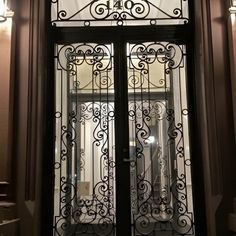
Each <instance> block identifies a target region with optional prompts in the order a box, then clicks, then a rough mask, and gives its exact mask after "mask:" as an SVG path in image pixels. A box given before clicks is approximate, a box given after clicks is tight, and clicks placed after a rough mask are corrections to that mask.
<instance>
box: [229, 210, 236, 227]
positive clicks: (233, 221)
mask: <svg viewBox="0 0 236 236" xmlns="http://www.w3.org/2000/svg"><path fill="white" fill-rule="evenodd" d="M229 230H230V231H233V232H236V213H230V214H229Z"/></svg>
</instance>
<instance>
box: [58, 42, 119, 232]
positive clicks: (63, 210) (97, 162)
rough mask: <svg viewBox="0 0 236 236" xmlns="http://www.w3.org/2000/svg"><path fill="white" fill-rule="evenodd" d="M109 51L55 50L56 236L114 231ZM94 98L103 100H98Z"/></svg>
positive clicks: (108, 47) (89, 47) (97, 47)
mask: <svg viewBox="0 0 236 236" xmlns="http://www.w3.org/2000/svg"><path fill="white" fill-rule="evenodd" d="M111 48H112V46H111V45H105V44H104V45H103V44H101V45H98V44H73V45H58V46H57V54H56V56H55V59H56V62H57V64H56V65H57V67H56V69H57V70H56V73H57V77H56V87H57V97H56V99H57V108H56V109H57V110H56V113H55V120H56V127H57V128H56V154H55V155H56V157H55V176H56V177H55V194H54V198H55V208H54V234H55V235H58V236H59V235H60V236H62V235H67V236H69V235H71V236H72V235H78V234H92V235H104V236H105V235H107V236H109V235H110V234H111V233H112V232H113V231H114V224H115V201H114V181H115V178H114V176H115V170H114V169H115V161H114V159H113V158H114V150H113V147H114V144H113V142H111V143H110V140H112V138H113V135H112V132H113V128H112V127H113V126H114V116H115V112H114V104H113V103H112V102H110V101H109V100H108V95H109V92H110V89H112V86H113V80H112V79H110V76H112V73H113V72H112V68H113V65H112V63H113V62H112V57H113V55H112V53H111V51H112V50H111ZM81 68H82V69H81ZM81 71H82V72H83V73H84V71H87V72H86V74H83V73H82V72H81ZM89 72H90V73H89ZM105 75H106V76H105ZM85 76H86V78H84V77H85ZM97 92H98V94H100V95H101V93H103V95H102V96H98V97H97ZM83 95H85V96H83ZM63 96H64V98H66V99H65V100H63V99H62V98H63ZM74 96H75V97H74ZM94 96H96V99H94ZM87 129H89V130H90V132H88V131H87ZM111 130H112V132H111ZM111 136H112V137H111ZM83 186H84V188H85V186H87V189H86V190H83Z"/></svg>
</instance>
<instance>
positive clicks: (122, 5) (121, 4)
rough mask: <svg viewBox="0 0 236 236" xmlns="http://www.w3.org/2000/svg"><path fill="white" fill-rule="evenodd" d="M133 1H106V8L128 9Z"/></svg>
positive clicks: (131, 6)
mask: <svg viewBox="0 0 236 236" xmlns="http://www.w3.org/2000/svg"><path fill="white" fill-rule="evenodd" d="M133 6H134V2H133V1H131V0H127V1H126V0H114V1H109V0H108V1H107V8H108V9H109V10H112V8H113V9H116V10H124V9H126V10H130V9H131V8H133Z"/></svg>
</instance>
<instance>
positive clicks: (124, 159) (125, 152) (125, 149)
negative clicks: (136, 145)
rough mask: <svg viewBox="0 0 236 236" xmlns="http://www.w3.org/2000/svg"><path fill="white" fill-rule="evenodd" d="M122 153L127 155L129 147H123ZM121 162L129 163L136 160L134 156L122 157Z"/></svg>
mask: <svg viewBox="0 0 236 236" xmlns="http://www.w3.org/2000/svg"><path fill="white" fill-rule="evenodd" d="M123 153H124V155H125V156H129V149H127V148H124V149H123ZM123 162H130V163H132V162H137V160H136V158H132V159H131V158H130V157H129V158H123Z"/></svg>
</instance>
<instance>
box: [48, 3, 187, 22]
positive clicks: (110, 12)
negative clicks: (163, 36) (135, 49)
mask: <svg viewBox="0 0 236 236" xmlns="http://www.w3.org/2000/svg"><path fill="white" fill-rule="evenodd" d="M51 7H52V13H53V14H52V24H54V25H58V26H61V25H62V26H67V25H69V26H70V25H76V26H90V25H91V26H96V25H107V26H109V25H114V23H115V25H118V26H122V25H129V24H136V25H157V24H185V23H187V22H188V0H171V1H168V3H167V4H166V3H163V2H161V1H160V0H83V1H78V0H75V1H74V2H70V4H69V3H65V0H51Z"/></svg>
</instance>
